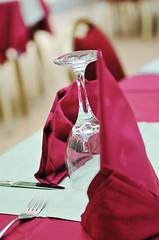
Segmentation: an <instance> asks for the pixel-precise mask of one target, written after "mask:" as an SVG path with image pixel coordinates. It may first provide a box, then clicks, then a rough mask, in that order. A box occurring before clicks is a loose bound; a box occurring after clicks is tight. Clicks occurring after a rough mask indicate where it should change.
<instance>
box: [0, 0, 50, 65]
mask: <svg viewBox="0 0 159 240" xmlns="http://www.w3.org/2000/svg"><path fill="white" fill-rule="evenodd" d="M26 2H27V3H29V5H30V10H29V9H28V8H27V9H28V11H24V7H25V6H23V5H24V3H25V5H26ZM32 2H33V3H34V1H24V3H23V1H11V0H10V1H9V0H8V1H0V22H1V24H0V64H2V63H4V62H5V60H6V55H5V52H6V50H7V49H8V48H14V49H16V50H17V52H18V53H21V52H24V51H25V50H26V44H27V42H28V41H29V40H31V39H32V37H33V33H34V32H35V31H36V30H38V29H43V30H47V31H49V32H50V31H51V29H50V27H49V24H48V21H47V17H48V14H49V11H48V9H47V7H46V5H45V4H44V3H43V1H40V2H41V4H42V5H41V6H42V10H43V11H42V10H41V11H40V12H39V13H38V11H36V8H35V9H33V10H34V15H33V14H32V11H31V9H32V7H31V6H32V4H33V3H32ZM33 5H34V4H33ZM27 9H26V10H27ZM26 12H27V14H26ZM41 12H42V13H41ZM36 13H37V14H36Z"/></svg>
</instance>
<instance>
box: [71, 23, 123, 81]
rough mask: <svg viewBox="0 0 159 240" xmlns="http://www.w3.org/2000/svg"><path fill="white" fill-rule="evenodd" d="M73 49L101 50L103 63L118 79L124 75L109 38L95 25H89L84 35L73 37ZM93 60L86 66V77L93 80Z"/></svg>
mask: <svg viewBox="0 0 159 240" xmlns="http://www.w3.org/2000/svg"><path fill="white" fill-rule="evenodd" d="M74 45H75V50H92V49H95V50H99V49H100V50H101V51H102V52H103V57H104V60H105V63H106V65H107V67H108V69H109V70H110V72H111V73H112V74H113V76H114V77H115V79H116V80H117V81H118V80H120V79H122V78H124V77H125V74H124V71H123V69H122V66H121V63H120V60H119V58H118V56H117V54H116V52H115V50H114V48H113V46H112V44H111V42H110V41H109V39H108V38H107V37H106V36H105V35H104V34H103V33H102V32H101V31H100V30H99V29H98V28H97V27H95V26H91V27H90V29H89V31H88V33H87V35H86V37H84V38H75V42H74ZM95 64H96V63H95V62H93V63H90V64H89V65H88V67H87V68H86V79H87V80H94V79H97V78H96V66H95Z"/></svg>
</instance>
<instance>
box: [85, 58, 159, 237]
mask: <svg viewBox="0 0 159 240" xmlns="http://www.w3.org/2000/svg"><path fill="white" fill-rule="evenodd" d="M97 64H98V65H97V74H98V80H99V105H100V117H99V119H100V127H101V131H100V143H101V149H100V160H101V169H100V171H99V173H98V174H97V175H96V177H95V178H94V179H93V181H92V182H91V184H90V186H89V188H88V197H89V203H88V205H87V207H86V210H85V212H84V213H83V214H82V216H81V217H82V222H81V224H82V226H83V228H85V229H86V230H87V231H88V233H89V234H90V235H91V236H92V237H93V239H97V240H105V239H109V240H111V239H113V240H114V239H118V240H127V239H129V240H131V239H133V240H136V239H146V238H149V239H150V238H151V239H152V238H153V237H155V236H156V235H159V227H158V221H159V181H158V178H157V176H156V174H155V172H154V170H153V168H152V166H151V163H150V161H149V159H148V158H147V155H146V150H145V146H144V143H143V140H142V137H141V135H140V132H139V129H138V126H137V123H136V120H135V117H134V114H133V112H132V110H131V108H130V106H129V104H128V102H127V100H126V98H125V97H124V95H123V93H122V91H121V89H120V88H119V87H118V85H117V82H116V81H115V79H114V77H113V76H112V75H111V73H110V72H109V70H108V69H107V67H106V66H105V64H104V60H103V58H102V56H101V54H100V53H99V54H98V63H97Z"/></svg>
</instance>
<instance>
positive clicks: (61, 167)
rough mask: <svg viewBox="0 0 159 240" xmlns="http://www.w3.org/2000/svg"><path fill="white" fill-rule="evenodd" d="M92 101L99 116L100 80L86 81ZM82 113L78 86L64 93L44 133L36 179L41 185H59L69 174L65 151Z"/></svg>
mask: <svg viewBox="0 0 159 240" xmlns="http://www.w3.org/2000/svg"><path fill="white" fill-rule="evenodd" d="M86 89H87V93H88V98H89V102H90V105H91V108H92V110H93V112H94V114H95V115H96V116H97V102H98V101H97V94H98V91H97V81H91V82H88V81H86ZM77 113H78V93H77V83H76V81H74V82H73V83H72V84H71V85H70V86H69V87H66V88H64V89H62V90H60V91H59V92H58V93H57V95H56V98H55V101H54V103H53V106H52V109H51V111H50V114H49V116H48V119H47V121H46V124H45V126H44V130H43V145H42V156H41V162H40V167H39V170H38V172H37V173H36V174H35V177H36V178H37V179H38V180H39V181H40V182H50V183H54V184H58V183H59V182H60V181H61V180H62V179H63V178H64V177H65V176H66V175H67V171H66V168H65V151H66V141H67V137H68V135H69V133H70V131H71V129H72V127H73V125H74V124H75V121H76V118H77Z"/></svg>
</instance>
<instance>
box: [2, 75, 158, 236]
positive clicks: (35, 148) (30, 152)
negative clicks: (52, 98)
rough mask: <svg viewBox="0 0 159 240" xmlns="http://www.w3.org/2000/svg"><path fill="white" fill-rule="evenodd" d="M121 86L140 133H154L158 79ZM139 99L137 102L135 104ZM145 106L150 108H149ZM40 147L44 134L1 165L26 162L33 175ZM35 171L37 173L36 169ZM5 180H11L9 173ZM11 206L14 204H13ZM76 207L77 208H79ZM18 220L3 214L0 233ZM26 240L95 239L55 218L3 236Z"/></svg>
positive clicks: (71, 223)
mask: <svg viewBox="0 0 159 240" xmlns="http://www.w3.org/2000/svg"><path fill="white" fill-rule="evenodd" d="M119 85H120V88H121V89H122V90H123V92H124V94H125V96H126V98H127V99H128V101H129V103H130V106H131V107H132V109H133V111H134V114H135V116H136V118H137V121H139V122H146V123H145V124H144V126H143V127H142V125H141V129H142V130H143V132H144V129H146V132H148V129H149V132H151V128H150V127H149V126H150V125H147V124H151V127H152V124H153V123H156V122H159V111H157V106H158V103H159V75H134V76H132V77H128V78H126V79H124V80H122V81H121V82H119ZM153 96H154V97H153ZM136 97H137V101H134V99H135V98H136ZM151 98H152V101H151V103H152V105H151V106H150V102H149V101H150V99H151ZM143 99H144V102H143V104H142V105H140V103H141V101H143ZM146 106H148V108H146ZM148 111H150V114H148V113H147V112H148ZM141 124H142V123H141ZM139 126H140V123H139ZM146 139H147V140H148V141H149V142H150V139H152V138H151V137H150V138H149V137H148V136H147V135H146ZM150 145H151V144H150ZM41 147H42V131H41V130H40V131H39V132H37V133H35V134H34V135H32V136H31V137H29V138H28V139H26V140H24V141H23V142H22V143H20V144H19V145H17V146H16V147H14V148H12V149H11V150H9V151H8V152H6V153H5V154H3V155H2V156H1V157H0V162H1V161H3V162H4V161H5V160H6V161H8V160H9V159H10V161H12V160H13V159H16V160H15V161H16V162H17V164H18V162H21V164H22V162H23V161H24V162H25V164H24V168H25V169H24V174H27V173H28V174H31V172H28V170H27V167H25V166H27V165H26V162H27V159H28V162H30V161H31V159H33V161H37V162H38V161H39V160H40V154H41ZM152 147H153V146H152ZM18 159H19V160H18ZM150 160H151V159H150ZM36 164H38V163H36ZM154 164H155V163H154ZM37 167H38V166H37ZM15 168H17V166H15ZM156 169H158V170H159V166H158V165H157V166H156ZM12 171H13V172H14V169H12ZM32 171H34V169H33V170H32ZM21 174H22V173H21ZM158 175H159V172H158ZM6 176H7V177H8V175H7V173H6ZM9 180H10V179H9ZM8 191H9V189H8ZM24 191H25V190H24ZM17 197H18V196H17ZM12 204H14V203H13V202H12ZM48 204H49V203H48ZM59 204H60V203H59ZM76 207H77V208H78V205H77V206H76ZM52 212H54V209H52ZM15 217H16V216H15V215H10V214H4V213H3V214H0V230H2V228H4V227H5V226H6V225H7V224H8V223H9V221H11V220H13V219H14V218H15ZM25 238H27V239H28V240H40V239H44V238H45V239H54V240H59V239H63V240H67V239H72V240H84V239H85V240H89V239H92V238H91V237H90V236H89V235H88V234H87V232H86V231H84V229H83V228H82V226H81V223H80V222H78V221H70V220H64V219H58V218H56V217H55V218H54V217H44V218H36V219H34V220H32V221H28V222H25V223H22V224H21V223H20V222H17V223H16V224H14V225H13V226H12V227H11V228H10V229H9V230H8V232H7V233H6V235H5V236H4V239H6V240H9V239H12V240H14V239H15V240H18V239H19V240H20V239H21V240H22V239H25Z"/></svg>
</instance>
